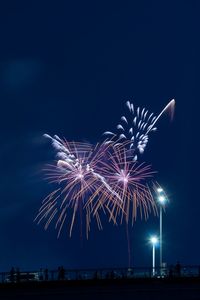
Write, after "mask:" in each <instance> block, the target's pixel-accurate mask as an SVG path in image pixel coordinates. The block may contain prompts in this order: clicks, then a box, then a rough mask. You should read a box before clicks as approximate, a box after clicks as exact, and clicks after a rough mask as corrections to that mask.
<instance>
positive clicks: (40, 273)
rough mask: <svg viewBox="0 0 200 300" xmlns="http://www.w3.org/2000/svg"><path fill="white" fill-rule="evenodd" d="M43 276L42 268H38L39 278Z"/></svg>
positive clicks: (41, 278)
mask: <svg viewBox="0 0 200 300" xmlns="http://www.w3.org/2000/svg"><path fill="white" fill-rule="evenodd" d="M43 279H44V277H43V270H42V268H40V271H39V280H43Z"/></svg>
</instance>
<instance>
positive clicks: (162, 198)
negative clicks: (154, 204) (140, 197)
mask: <svg viewBox="0 0 200 300" xmlns="http://www.w3.org/2000/svg"><path fill="white" fill-rule="evenodd" d="M158 201H159V202H160V204H165V202H166V198H165V196H163V195H160V196H159V197H158Z"/></svg>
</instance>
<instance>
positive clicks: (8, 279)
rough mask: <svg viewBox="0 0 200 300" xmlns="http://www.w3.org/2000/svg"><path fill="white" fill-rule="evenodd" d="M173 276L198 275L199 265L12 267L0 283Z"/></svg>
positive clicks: (0, 274)
mask: <svg viewBox="0 0 200 300" xmlns="http://www.w3.org/2000/svg"><path fill="white" fill-rule="evenodd" d="M152 277H155V278H166V277H168V278H174V277H177V278H178V277H200V266H170V267H163V268H155V270H152V268H112V269H85V270H72V269H64V268H63V267H60V268H58V270H48V269H40V270H39V271H28V272H20V271H19V270H14V269H12V270H11V271H10V272H1V273H0V282H1V283H18V282H28V281H60V280H66V281H67V280H71V281H75V280H114V279H116V280H117V279H133V278H152Z"/></svg>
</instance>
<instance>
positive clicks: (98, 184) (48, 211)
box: [35, 134, 122, 236]
mask: <svg viewBox="0 0 200 300" xmlns="http://www.w3.org/2000/svg"><path fill="white" fill-rule="evenodd" d="M45 137H47V138H49V139H50V140H51V141H52V145H53V147H54V148H55V149H56V151H57V155H56V156H57V159H58V160H57V163H56V165H48V166H47V167H46V169H45V170H44V171H45V173H46V179H47V180H49V181H50V182H51V183H56V184H58V185H59V186H60V187H59V188H58V189H56V190H55V191H54V192H52V193H50V194H49V195H48V196H47V197H46V198H45V199H44V201H43V204H42V206H41V208H40V210H39V213H38V215H37V216H36V219H35V220H37V221H38V223H40V222H41V221H42V220H46V224H45V229H47V228H48V226H49V224H50V223H51V221H52V220H53V219H57V221H56V228H57V229H58V236H60V233H61V230H62V228H63V225H64V224H65V221H66V217H67V209H68V208H70V207H71V208H72V209H73V214H72V220H71V224H70V236H71V234H72V229H73V225H74V221H75V216H76V213H77V211H78V209H79V210H80V213H81V212H82V209H83V208H85V209H86V228H87V230H86V231H87V235H88V230H89V228H90V227H89V223H90V210H92V207H93V203H94V202H95V201H96V199H98V203H99V208H102V209H104V206H103V205H104V204H105V203H106V198H107V196H108V194H112V195H113V198H112V201H110V200H109V201H107V203H106V206H105V207H106V209H107V210H108V211H111V207H112V206H113V205H114V206H115V207H116V206H117V207H118V206H121V205H122V200H121V198H120V196H119V195H118V194H117V193H116V192H115V191H114V190H112V188H111V187H110V186H109V184H108V183H107V182H106V180H105V178H104V177H103V176H102V175H101V174H99V173H98V172H96V171H95V169H96V166H97V165H98V164H99V162H100V160H101V159H102V156H104V154H105V151H106V149H107V148H108V147H109V146H108V145H105V144H102V145H100V146H96V147H95V148H93V147H92V146H91V145H90V144H85V143H75V142H72V143H69V142H67V141H66V140H61V139H60V138H59V137H58V136H54V137H51V136H49V135H47V134H46V135H45ZM87 199H90V200H89V201H90V205H86V206H85V203H87ZM91 199H92V200H93V201H91ZM110 218H111V219H113V217H112V216H111V217H110ZM96 219H97V223H98V226H99V228H101V221H100V217H99V214H98V212H97V213H96ZM113 221H115V220H114V219H113Z"/></svg>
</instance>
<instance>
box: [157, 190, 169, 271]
mask: <svg viewBox="0 0 200 300" xmlns="http://www.w3.org/2000/svg"><path fill="white" fill-rule="evenodd" d="M157 192H158V203H159V205H160V273H162V211H163V207H164V205H165V203H166V201H167V198H166V196H165V193H164V190H163V189H162V188H161V187H159V188H157Z"/></svg>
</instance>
